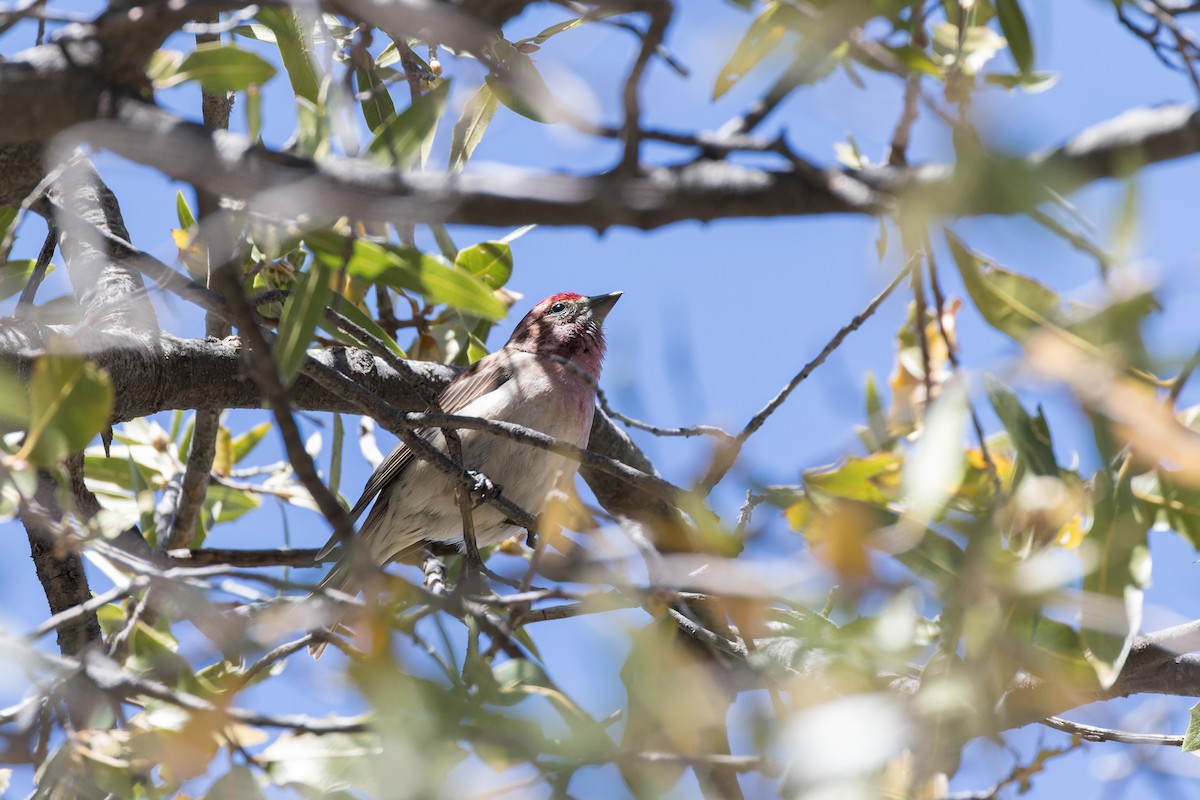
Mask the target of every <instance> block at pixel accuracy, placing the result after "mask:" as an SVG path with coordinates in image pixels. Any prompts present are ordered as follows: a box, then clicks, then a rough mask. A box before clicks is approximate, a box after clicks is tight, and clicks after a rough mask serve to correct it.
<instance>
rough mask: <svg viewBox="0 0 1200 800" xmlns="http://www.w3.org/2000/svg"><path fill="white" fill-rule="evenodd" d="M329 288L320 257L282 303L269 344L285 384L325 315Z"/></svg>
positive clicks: (326, 272) (324, 266) (326, 268)
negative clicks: (273, 338) (276, 326)
mask: <svg viewBox="0 0 1200 800" xmlns="http://www.w3.org/2000/svg"><path fill="white" fill-rule="evenodd" d="M332 296H333V289H332V288H330V286H329V268H328V267H327V266H326V265H325V264H323V263H322V262H321V261H320V260H317V261H315V262H313V265H312V267H311V268H310V269H309V271H308V272H306V273H304V274H303V275H301V276H300V280H298V281H297V282H296V288H294V289H293V290H292V293H291V295H290V296H289V297H288V299H287V302H285V303H284V304H283V316H282V317H281V318H280V320H279V336H278V338H277V339H276V340H275V346H274V348H273V350H274V354H275V363H276V364H278V365H279V374H280V376H281V377H282V378H283V382H284V384H285V385H288V386H290V385H291V383H292V381H294V380H295V379H296V375H297V374H299V372H300V367H301V365H302V364H303V363H304V359H305V356H306V355H307V354H308V345H309V343H310V342H311V341H312V337H313V333H314V332H315V331H316V329H317V322H318V320H320V319H321V318H322V317H323V316H324V315H325V309H326V308H327V307H328V306H329V299H330V298H331V297H332Z"/></svg>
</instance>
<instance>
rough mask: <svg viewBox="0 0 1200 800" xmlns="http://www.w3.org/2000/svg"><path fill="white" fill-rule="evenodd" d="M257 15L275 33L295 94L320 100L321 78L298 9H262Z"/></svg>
mask: <svg viewBox="0 0 1200 800" xmlns="http://www.w3.org/2000/svg"><path fill="white" fill-rule="evenodd" d="M257 16H258V19H259V21H261V22H262V23H263V24H264V25H266V26H267V27H268V28H269V29H270V30H271V33H273V34H274V36H275V43H276V44H277V45H278V46H279V56H280V58H281V59H282V60H283V68H284V69H286V70H287V74H288V78H289V79H290V80H291V82H292V91H293V92H295V93H296V97H298V98H304V99H305V100H307V101H308V102H310V103H312V104H313V105H314V106H315V105H317V103H319V102H320V100H319V98H320V93H321V81H320V79H319V78H318V77H317V73H316V72H315V71H314V69H313V64H312V62H311V61H310V59H309V57H308V50H307V48H306V47H305V45H304V39H303V37H301V35H300V28H299V26H298V25H297V17H296V14H295V12H294V11H292V10H291V9H290V8H286V7H285V8H259V10H258V15H257Z"/></svg>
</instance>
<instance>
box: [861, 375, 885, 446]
mask: <svg viewBox="0 0 1200 800" xmlns="http://www.w3.org/2000/svg"><path fill="white" fill-rule="evenodd" d="M866 403H867V427H866V428H862V429H860V432H859V436H860V437H861V438H862V440H863V444H864V445H866V447H867V450H868V451H870V452H872V453H874V452H876V451H878V450H882V449H883V448H884V447H885V446H887V445H888V444H890V443H891V442H892V437H891V436H890V435H889V434H888V430H887V413H886V412H885V411H884V408H883V398H881V397H880V396H879V389H878V388H877V387H876V386H875V374H874V373H872V372H868V373H867V388H866Z"/></svg>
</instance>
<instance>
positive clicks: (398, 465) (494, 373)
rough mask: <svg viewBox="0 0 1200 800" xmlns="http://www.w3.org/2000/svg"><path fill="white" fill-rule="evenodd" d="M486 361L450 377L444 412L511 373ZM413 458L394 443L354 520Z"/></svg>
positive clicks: (459, 407)
mask: <svg viewBox="0 0 1200 800" xmlns="http://www.w3.org/2000/svg"><path fill="white" fill-rule="evenodd" d="M487 361H489V359H488V358H486V357H485V358H482V359H480V360H479V361H476V362H475V363H474V364H472V365H471V366H470V367H468V368H467V369H466V370H464V371H463V372H460V373H459V374H458V375H457V376H456V377H455V378H454V380H452V381H450V383H449V384H448V385H447V386H446V388H445V389H443V390H442V393H441V395H440V396H439V397H438V405H439V406H441V409H442V411H444V412H445V413H447V414H457V413H458V412H459V411H461V410H462V409H463V408H464V407H465V406H466V405H467V404H468V403H470V402H471V401H473V400H475V399H476V398H478V397H480V396H482V395H485V394H487V393H488V392H492V391H495V390H496V389H499V388H500V387H501V386H503V385H504V384H505V383H506V382H508V380H509V379H510V378H511V377H512V372H511V371H510V370H507V369H496V368H495V366H494V365H492V366H491V367H490V368H489V365H488V364H486V363H485V362H487ZM412 460H413V452H412V450H411V449H410V448H409V447H408V445H406V444H404V443H403V442H401V443H400V444H398V445H396V448H395V449H394V450H392V452H390V453H388V457H387V458H385V459H384V460H383V463H381V464H380V465H379V466H378V467H377V468H376V470H375V472H374V473H373V474H372V475H371V477H370V478H369V479H368V480H367V485H366V486H364V487H363V493H362V496H361V497H359V498H358V502H356V503H355V504H354V508H353V509H351V511H350V518H351V519H354V520H357V519H358V518H359V517H360V516H361V515H362V513H363V512H364V511H366V510H367V506H369V505H371V501H372V500H374V499H375V495H377V494H379V492H381V491H382V490H383V487H385V486H387V485H388V484H389V483H391V482H392V480H394V479H395V478H396V476H398V475H399V474H400V473H401V472H402V471H403V470H404V468H405V467H407V466H408V465H409V463H410V462H412Z"/></svg>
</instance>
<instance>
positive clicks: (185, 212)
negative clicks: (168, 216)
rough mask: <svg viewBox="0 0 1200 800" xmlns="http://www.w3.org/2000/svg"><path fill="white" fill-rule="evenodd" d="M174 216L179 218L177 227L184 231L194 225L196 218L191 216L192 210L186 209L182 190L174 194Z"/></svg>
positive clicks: (185, 200) (186, 205)
mask: <svg viewBox="0 0 1200 800" xmlns="http://www.w3.org/2000/svg"><path fill="white" fill-rule="evenodd" d="M175 216H177V217H178V218H179V227H180V228H182V229H183V230H185V231H186V230H187V229H188V228H190V227H192V226H193V225H195V224H196V217H195V216H194V215H193V214H192V209H190V208H188V202H187V198H185V197H184V196H183V190H180V191H178V192H176V193H175Z"/></svg>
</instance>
